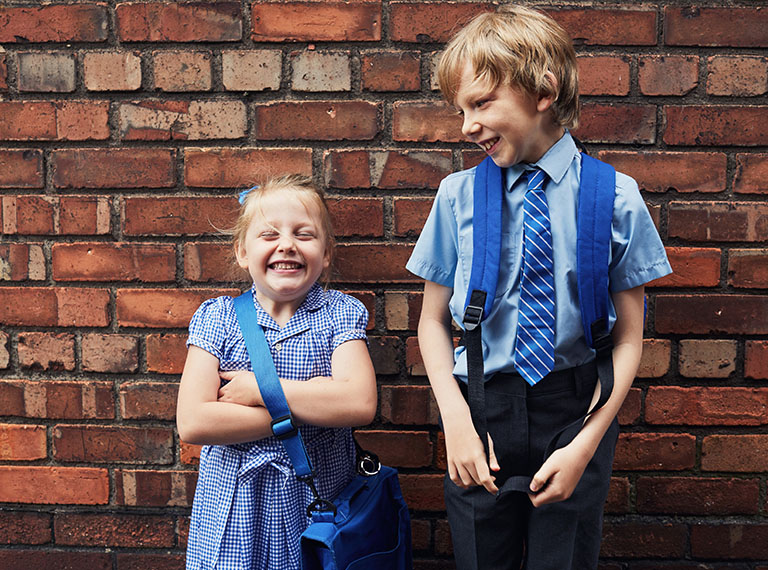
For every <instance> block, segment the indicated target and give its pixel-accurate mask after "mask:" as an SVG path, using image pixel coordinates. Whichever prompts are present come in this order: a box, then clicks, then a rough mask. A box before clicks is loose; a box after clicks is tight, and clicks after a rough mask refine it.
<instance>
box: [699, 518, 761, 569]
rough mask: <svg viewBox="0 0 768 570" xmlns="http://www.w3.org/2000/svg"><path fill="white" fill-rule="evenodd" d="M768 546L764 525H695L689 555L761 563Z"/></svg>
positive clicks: (734, 523)
mask: <svg viewBox="0 0 768 570" xmlns="http://www.w3.org/2000/svg"><path fill="white" fill-rule="evenodd" d="M766 544H768V525H766V524H759V523H758V524H740V523H736V522H733V523H731V522H729V523H728V524H716V523H708V524H696V525H692V527H691V554H693V556H695V557H697V558H714V559H730V560H736V561H739V562H742V561H746V560H764V559H765V557H766V552H768V550H766Z"/></svg>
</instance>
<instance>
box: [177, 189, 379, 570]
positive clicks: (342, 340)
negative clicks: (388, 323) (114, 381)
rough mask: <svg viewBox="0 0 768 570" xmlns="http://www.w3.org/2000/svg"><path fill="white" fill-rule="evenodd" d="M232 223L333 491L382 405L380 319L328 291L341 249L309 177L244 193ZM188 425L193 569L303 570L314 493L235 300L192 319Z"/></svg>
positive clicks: (281, 365)
mask: <svg viewBox="0 0 768 570" xmlns="http://www.w3.org/2000/svg"><path fill="white" fill-rule="evenodd" d="M241 204H242V205H241V208H240V214H239V218H238V220H237V223H236V225H235V227H234V230H233V231H232V234H233V238H234V239H233V241H234V250H235V257H236V259H237V264H238V265H239V266H240V267H241V268H243V269H245V270H247V271H248V273H249V274H250V276H251V279H252V280H253V289H252V290H253V293H254V297H255V304H256V310H257V312H258V323H259V324H260V325H261V326H262V327H263V329H264V333H265V335H266V337H267V341H268V343H269V345H270V351H271V353H272V358H273V360H274V362H275V367H276V368H277V373H278V376H279V377H280V379H281V384H282V386H283V390H284V391H285V396H286V399H287V400H288V404H289V406H290V408H291V411H292V414H293V417H294V420H295V421H297V422H299V423H301V424H303V425H302V427H301V433H302V437H303V439H304V443H305V444H306V447H307V450H308V453H309V456H310V459H311V461H312V465H313V467H314V468H315V470H316V473H317V475H316V477H315V483H316V485H317V488H318V491H319V493H320V496H321V497H323V498H327V499H331V498H333V497H335V496H336V494H338V492H339V491H340V490H341V489H342V488H343V487H344V486H345V485H346V484H347V483H348V482H349V481H350V480H351V479H352V477H353V476H354V474H355V466H354V464H355V445H354V441H353V440H352V434H351V430H350V429H349V427H352V426H357V425H363V424H367V423H369V422H370V421H372V419H373V416H374V414H375V412H376V378H375V374H374V370H373V365H372V364H371V359H370V356H369V354H368V349H367V346H366V335H365V326H366V323H367V321H368V314H367V311H366V309H365V308H364V307H363V305H362V304H361V303H360V302H359V301H358V300H356V299H354V298H352V297H349V296H347V295H345V294H343V293H340V292H339V291H332V290H324V289H323V288H322V287H321V286H320V285H319V284H318V283H317V280H318V279H319V278H320V277H321V276H323V275H324V274H326V273H327V272H328V270H329V267H330V265H331V258H332V254H333V235H332V230H331V225H330V216H329V214H328V209H327V207H326V205H325V202H324V199H323V194H322V192H321V191H320V190H319V189H317V188H316V187H315V186H314V185H313V184H312V181H311V180H310V179H309V178H306V177H303V176H299V175H288V176H283V177H280V178H276V179H273V180H271V181H269V182H267V183H266V184H264V185H263V186H261V187H256V188H253V189H251V190H250V191H247V192H244V193H243V194H242V195H241ZM187 346H188V347H189V352H188V353H187V360H186V364H185V365H184V372H183V373H182V377H181V385H180V387H179V398H178V408H177V416H176V422H177V426H178V431H179V436H180V437H181V439H182V440H184V441H186V442H189V443H196V444H203V445H205V447H203V449H202V452H201V455H200V472H199V478H198V482H197V490H196V492H195V499H194V503H193V507H192V521H191V525H190V529H189V541H188V546H187V570H191V569H194V570H198V569H213V568H216V569H217V570H223V569H237V570H251V569H266V568H271V569H274V568H280V569H299V568H300V567H301V560H300V554H299V536H300V535H301V533H302V532H303V531H304V529H305V528H306V526H307V524H308V522H309V519H308V518H307V516H306V508H307V506H308V505H309V503H310V502H311V501H312V498H313V497H312V493H311V491H310V489H309V487H308V486H307V485H305V484H304V483H301V482H299V481H298V480H297V479H296V477H295V475H294V472H293V468H292V466H291V463H290V460H289V458H288V456H287V454H286V453H285V451H284V449H283V446H282V444H281V443H280V441H278V440H277V439H276V438H274V437H272V431H271V429H270V421H271V418H270V416H269V413H268V412H267V410H266V408H265V407H264V406H263V401H262V399H261V394H260V392H259V388H258V384H257V382H256V379H255V378H254V375H253V373H252V372H250V369H251V365H250V360H249V358H248V353H247V351H246V348H245V341H244V339H243V336H242V334H241V332H240V328H239V326H238V323H237V319H236V316H235V310H234V305H233V299H232V297H218V298H215V299H209V300H208V301H206V302H204V303H203V304H202V305H201V306H200V308H199V309H198V310H197V312H196V313H195V314H194V316H193V317H192V321H191V322H190V325H189V338H188V340H187Z"/></svg>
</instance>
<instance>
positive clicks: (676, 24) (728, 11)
mask: <svg viewBox="0 0 768 570" xmlns="http://www.w3.org/2000/svg"><path fill="white" fill-rule="evenodd" d="M767 28H768V12H766V11H765V10H762V9H760V8H759V7H758V8H699V7H685V8H677V7H673V6H667V7H665V8H664V43H665V44H667V45H670V46H697V47H698V46H730V47H766V46H768V35H766V33H765V30H766V29H767Z"/></svg>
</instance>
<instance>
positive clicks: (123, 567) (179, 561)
mask: <svg viewBox="0 0 768 570" xmlns="http://www.w3.org/2000/svg"><path fill="white" fill-rule="evenodd" d="M117 568H118V570H145V569H146V568H152V570H184V568H185V556H184V555H183V554H170V553H164V554H147V553H144V552H135V553H133V552H131V553H128V552H125V553H122V552H121V553H118V554H117Z"/></svg>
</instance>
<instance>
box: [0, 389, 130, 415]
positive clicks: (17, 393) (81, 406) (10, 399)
mask: <svg viewBox="0 0 768 570" xmlns="http://www.w3.org/2000/svg"><path fill="white" fill-rule="evenodd" d="M0 395H1V396H2V399H0V402H2V404H0V406H1V407H0V410H1V411H2V413H0V415H13V416H21V417H26V418H48V419H112V418H114V417H115V401H114V394H113V392H112V383H111V382H84V381H77V382H61V381H54V380H48V379H46V380H44V381H28V380H8V381H4V382H2V383H0Z"/></svg>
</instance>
